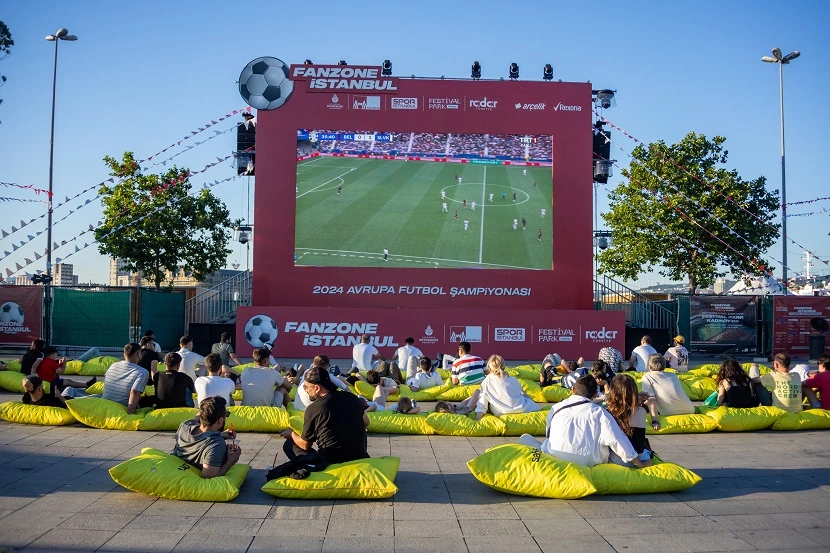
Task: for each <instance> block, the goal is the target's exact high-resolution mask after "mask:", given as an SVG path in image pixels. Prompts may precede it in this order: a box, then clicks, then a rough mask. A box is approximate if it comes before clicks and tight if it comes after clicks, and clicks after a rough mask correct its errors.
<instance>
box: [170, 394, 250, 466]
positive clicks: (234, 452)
mask: <svg viewBox="0 0 830 553" xmlns="http://www.w3.org/2000/svg"><path fill="white" fill-rule="evenodd" d="M227 417H228V412H227V402H225V400H224V399H223V398H221V397H219V396H212V397H209V398H207V399H205V400H204V401H202V402H201V403H200V404H199V415H198V416H197V417H196V418H195V419H190V420H186V421H184V422H183V423H182V424H181V425H179V429H178V430H176V445H175V446H174V447H173V455H175V456H176V457H179V458H181V459H182V460H184V461H186V462H187V463H189V464H190V465H193V466H194V467H196V468H197V469H201V470H202V478H213V477H215V476H224V475H225V474H226V473H227V472H228V470H229V469H230V468H231V467H232V466H233V465H235V464H236V462H237V461H239V456H240V455H241V454H242V449H241V448H240V447H239V445H238V444H232V445H226V444H225V439H226V438H227V439H235V438H236V433H235V432H234V431H232V430H228V431H227V432H222V429H223V428H224V427H225V420H226V419H227Z"/></svg>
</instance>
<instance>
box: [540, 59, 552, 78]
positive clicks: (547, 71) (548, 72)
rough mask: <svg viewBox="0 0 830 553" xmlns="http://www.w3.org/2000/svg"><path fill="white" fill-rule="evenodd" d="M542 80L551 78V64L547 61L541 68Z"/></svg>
mask: <svg viewBox="0 0 830 553" xmlns="http://www.w3.org/2000/svg"><path fill="white" fill-rule="evenodd" d="M542 80H543V81H552V80H553V66H552V65H551V64H549V63H546V64H545V68H544V69H542Z"/></svg>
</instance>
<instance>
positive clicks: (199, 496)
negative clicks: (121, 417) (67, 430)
mask: <svg viewBox="0 0 830 553" xmlns="http://www.w3.org/2000/svg"><path fill="white" fill-rule="evenodd" d="M249 470H251V467H250V466H248V465H243V464H239V463H237V464H235V465H234V466H232V467H231V468H230V470H228V472H227V473H226V474H225V476H217V477H215V478H202V474H201V471H200V470H199V469H197V468H196V467H194V466H192V465H190V464H189V463H186V462H184V461H182V460H181V459H179V458H178V457H176V456H175V455H170V454H169V453H165V452H163V451H159V450H158V449H152V448H149V447H145V448H144V449H142V450H141V455H139V456H138V457H133V458H132V459H129V460H127V461H124V462H123V463H120V464H118V465H116V466H114V467H112V468H111V469H110V470H109V473H110V476H111V477H112V479H113V480H115V482H116V483H117V484H118V485H119V486H122V487H124V488H127V489H128V490H131V491H134V492H139V493H144V494H147V495H152V496H155V497H163V498H165V499H176V500H180V501H230V500H231V499H233V498H234V497H236V496H237V495H239V487H240V486H242V483H243V482H244V481H245V477H246V476H247V475H248V471H249Z"/></svg>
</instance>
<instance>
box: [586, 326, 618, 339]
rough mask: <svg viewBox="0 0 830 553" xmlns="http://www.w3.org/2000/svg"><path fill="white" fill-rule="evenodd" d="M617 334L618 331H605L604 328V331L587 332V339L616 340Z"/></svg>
mask: <svg viewBox="0 0 830 553" xmlns="http://www.w3.org/2000/svg"><path fill="white" fill-rule="evenodd" d="M617 333H618V331H616V330H605V327H602V330H586V331H585V338H587V339H589V340H614V339H615V338H616V337H617Z"/></svg>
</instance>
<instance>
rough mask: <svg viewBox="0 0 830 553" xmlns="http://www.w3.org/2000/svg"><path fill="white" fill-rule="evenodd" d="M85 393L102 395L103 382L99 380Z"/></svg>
mask: <svg viewBox="0 0 830 553" xmlns="http://www.w3.org/2000/svg"><path fill="white" fill-rule="evenodd" d="M144 390H145V391H146V390H147V388H146V387H145V388H144ZM86 393H88V394H98V395H101V394H103V393H104V381H103V380H99V381H98V382H96V383H95V384H93V385H92V386H90V387H89V388H87V389H86Z"/></svg>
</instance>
